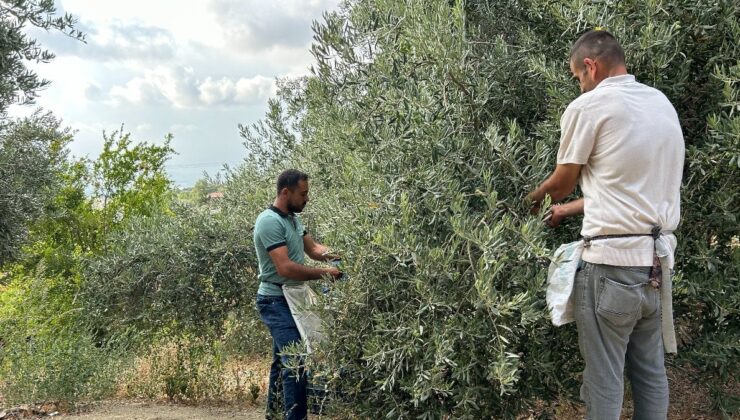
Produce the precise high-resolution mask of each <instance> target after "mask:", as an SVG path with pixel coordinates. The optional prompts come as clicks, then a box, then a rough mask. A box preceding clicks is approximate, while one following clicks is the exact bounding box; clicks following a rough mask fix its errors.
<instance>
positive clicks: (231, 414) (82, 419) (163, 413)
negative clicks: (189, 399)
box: [45, 401, 265, 420]
mask: <svg viewBox="0 0 740 420" xmlns="http://www.w3.org/2000/svg"><path fill="white" fill-rule="evenodd" d="M45 418H49V417H45ZM52 418H55V419H63V420H217V419H246V420H258V419H260V420H261V419H264V418H265V415H264V408H263V407H262V406H261V405H260V406H256V407H245V408H241V409H240V408H236V407H190V406H184V405H177V404H166V403H153V402H130V401H104V402H101V403H96V404H94V405H91V406H89V407H87V409H84V410H83V411H82V412H80V413H79V414H63V415H58V416H54V417H52Z"/></svg>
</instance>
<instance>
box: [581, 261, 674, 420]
mask: <svg viewBox="0 0 740 420" xmlns="http://www.w3.org/2000/svg"><path fill="white" fill-rule="evenodd" d="M649 277H650V267H615V266H609V265H600V264H591V263H587V262H582V263H581V269H580V271H579V272H578V273H577V274H576V278H575V282H574V285H573V286H574V292H575V318H576V325H577V326H578V344H579V346H580V349H581V354H582V355H583V359H584V360H585V362H586V368H585V370H584V371H583V386H582V387H581V398H582V399H583V400H584V401H585V402H586V411H587V417H588V418H589V419H597V420H612V419H614V420H618V419H619V416H620V412H621V410H622V398H623V393H624V378H623V371H624V369H625V367H626V368H627V376H628V377H629V379H630V384H631V385H632V399H633V401H634V407H635V410H634V414H633V417H632V418H633V419H640V420H642V419H645V420H660V419H665V418H666V416H667V412H668V378H667V377H666V372H665V365H664V359H663V337H662V334H661V333H662V332H661V324H660V291H659V290H658V289H655V288H653V287H652V286H650V285H649V284H648V279H649Z"/></svg>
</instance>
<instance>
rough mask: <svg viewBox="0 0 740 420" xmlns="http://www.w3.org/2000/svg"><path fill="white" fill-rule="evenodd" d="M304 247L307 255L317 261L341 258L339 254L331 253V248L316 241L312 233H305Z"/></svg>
mask: <svg viewBox="0 0 740 420" xmlns="http://www.w3.org/2000/svg"><path fill="white" fill-rule="evenodd" d="M303 249H304V250H305V251H306V255H308V257H309V258H311V259H312V260H315V261H331V260H336V259H337V258H339V256H338V255H337V254H334V253H329V248H328V247H327V246H325V245H322V244H320V243H318V242H316V241H315V240H314V239H313V237H312V236H311V234H310V233H306V234H305V235H303Z"/></svg>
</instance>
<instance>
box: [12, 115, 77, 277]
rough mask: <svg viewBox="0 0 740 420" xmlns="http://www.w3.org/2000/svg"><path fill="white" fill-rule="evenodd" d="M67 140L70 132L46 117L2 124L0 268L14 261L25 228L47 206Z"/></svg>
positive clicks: (62, 164)
mask: <svg viewBox="0 0 740 420" xmlns="http://www.w3.org/2000/svg"><path fill="white" fill-rule="evenodd" d="M70 141H71V135H70V132H69V130H68V129H64V128H62V127H61V123H60V122H59V121H58V120H57V119H55V118H54V117H53V116H52V115H51V114H48V113H46V114H45V113H41V112H36V113H35V114H33V115H32V116H31V117H29V118H26V119H23V120H19V121H7V120H5V121H3V122H2V124H0V191H1V192H0V265H2V264H3V263H5V262H7V261H9V260H11V259H12V258H14V257H17V255H18V251H19V248H20V246H21V245H22V244H23V243H24V241H25V240H26V238H27V236H28V224H29V223H30V222H31V221H33V220H35V219H37V218H38V217H40V216H41V215H42V214H43V213H44V211H46V210H47V207H48V206H49V205H50V204H51V201H52V200H53V197H54V195H55V193H56V191H57V189H58V188H60V185H61V180H60V178H61V174H62V173H63V171H64V170H65V166H66V159H67V150H66V145H67V144H68V143H69V142H70Z"/></svg>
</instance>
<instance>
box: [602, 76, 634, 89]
mask: <svg viewBox="0 0 740 420" xmlns="http://www.w3.org/2000/svg"><path fill="white" fill-rule="evenodd" d="M634 82H635V76H633V75H631V74H621V75H619V76H612V77H607V78H606V79H604V80H602V81H601V83H599V84H598V85H597V86H596V88H597V89H598V88H600V87H605V86H616V85H623V84H626V83H634Z"/></svg>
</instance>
